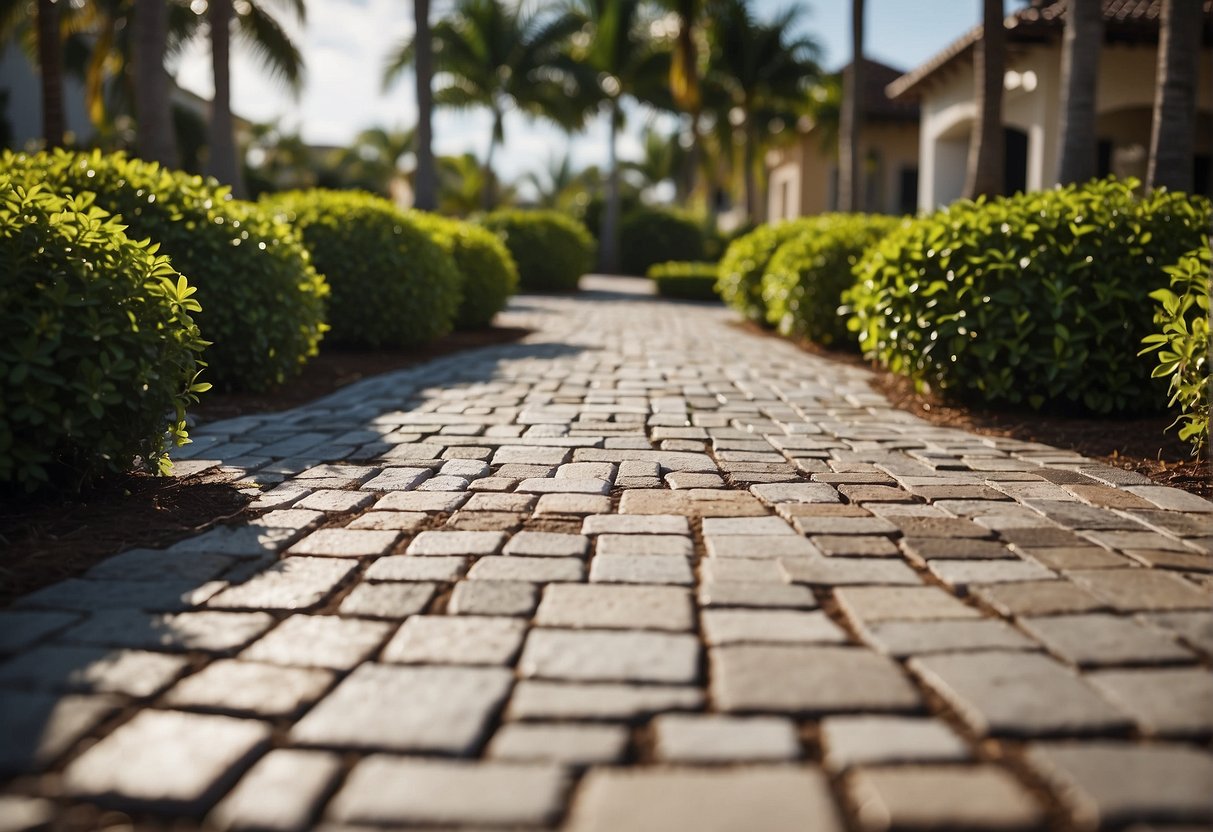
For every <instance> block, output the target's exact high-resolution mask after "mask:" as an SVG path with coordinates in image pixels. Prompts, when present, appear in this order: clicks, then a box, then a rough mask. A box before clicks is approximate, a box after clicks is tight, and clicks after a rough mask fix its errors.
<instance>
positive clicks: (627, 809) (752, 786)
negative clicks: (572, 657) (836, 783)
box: [568, 766, 842, 832]
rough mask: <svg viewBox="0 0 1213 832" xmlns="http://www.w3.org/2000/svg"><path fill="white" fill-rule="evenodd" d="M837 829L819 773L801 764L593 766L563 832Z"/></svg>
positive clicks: (819, 831) (793, 831)
mask: <svg viewBox="0 0 1213 832" xmlns="http://www.w3.org/2000/svg"><path fill="white" fill-rule="evenodd" d="M756 827H757V828H762V829H763V830H765V832H803V830H805V829H812V830H815V832H837V830H841V829H842V824H841V821H840V820H839V818H838V813H837V809H835V807H834V801H833V799H832V798H831V797H830V793H829V787H828V786H827V784H826V781H825V778H824V777H823V776H822V774H821V772H819V771H817V770H814V769H811V768H807V767H793V766H787V767H758V766H754V767H743V768H737V769H730V770H722V771H704V770H703V769H696V768H686V769H682V768H669V769H644V768H635V769H595V770H593V771H591V772H590V773H589V775H587V777H586V778H585V779H584V780H583V781H582V783H581V786H580V788H579V789H578V792H577V795H576V797H575V799H574V801H573V813H572V817H571V818H570V820H569V823H568V829H569V830H570V832H618V830H621V829H627V830H630V832H668V830H671V829H694V830H697V832H733V830H737V829H752V828H756Z"/></svg>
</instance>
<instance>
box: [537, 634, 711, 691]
mask: <svg viewBox="0 0 1213 832" xmlns="http://www.w3.org/2000/svg"><path fill="white" fill-rule="evenodd" d="M518 670H519V672H520V673H521V674H522V676H523V677H525V678H540V679H563V680H568V681H579V682H663V683H667V684H678V683H683V684H686V683H690V682H695V681H696V680H697V679H698V678H699V642H698V641H697V640H696V639H695V637H694V636H690V635H683V634H675V633H661V632H649V631H641V630H532V631H531V632H530V634H529V635H528V636H527V640H526V645H525V646H524V647H523V651H522V657H521V658H520V659H519V660H518Z"/></svg>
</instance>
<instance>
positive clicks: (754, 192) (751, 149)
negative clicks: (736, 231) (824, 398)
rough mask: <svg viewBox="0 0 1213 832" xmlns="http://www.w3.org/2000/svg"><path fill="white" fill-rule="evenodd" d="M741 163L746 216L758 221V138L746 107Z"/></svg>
mask: <svg viewBox="0 0 1213 832" xmlns="http://www.w3.org/2000/svg"><path fill="white" fill-rule="evenodd" d="M742 130H743V131H744V132H743V134H742V145H741V163H742V165H743V167H744V170H743V172H742V178H743V179H744V181H745V215H746V219H747V220H749V221H751V222H753V221H755V220H757V219H758V177H757V174H756V172H755V170H754V164H755V159H754V157H755V155H756V153H755V149H756V145H757V144H758V137H757V136H756V135H755V134H754V127H753V125H752V124H751V116H750V108H749V107H748V106H747V107H746V118H745V125H744V126H743V127H742Z"/></svg>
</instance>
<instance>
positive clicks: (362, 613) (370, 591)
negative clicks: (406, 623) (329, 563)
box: [340, 555, 435, 621]
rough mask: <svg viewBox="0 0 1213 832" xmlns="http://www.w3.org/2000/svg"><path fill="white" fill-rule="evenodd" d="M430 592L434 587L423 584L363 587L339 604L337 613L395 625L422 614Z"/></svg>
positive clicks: (403, 583)
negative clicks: (383, 619)
mask: <svg viewBox="0 0 1213 832" xmlns="http://www.w3.org/2000/svg"><path fill="white" fill-rule="evenodd" d="M406 557H407V555H406ZM434 589H435V585H434V584H432V583H426V582H424V581H416V582H412V583H406V582H391V583H363V584H359V585H358V586H356V587H354V589H353V591H352V592H350V594H349V595H347V596H345V598H343V599H342V600H341V608H340V612H341V614H342V615H352V616H357V617H360V618H385V619H388V620H391V621H398V620H400V619H401V618H404V617H406V616H409V615H416V614H417V613H419V612H421V611H422V610H424V609H425V608H426V605H427V604H429V602H430V599H431V598H433V597H434Z"/></svg>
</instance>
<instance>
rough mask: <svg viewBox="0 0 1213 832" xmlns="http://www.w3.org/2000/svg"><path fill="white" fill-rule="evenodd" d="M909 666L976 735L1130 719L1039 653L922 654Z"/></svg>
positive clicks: (1083, 730) (1038, 732)
mask: <svg viewBox="0 0 1213 832" xmlns="http://www.w3.org/2000/svg"><path fill="white" fill-rule="evenodd" d="M910 668H911V669H912V670H913V671H914V672H915V673H916V674H918V676H920V677H921V678H922V680H923V682H924V683H925V684H926V685H927V686H928V687H930V688H931V689H932V690H934V691H935V693H937V694H938V695H939V696H941V697H943V698H944V699H945V700H947V701H948V703H950V704H951V705H952V707H953V708H955V709H956V710H957V711H958V712H959V714H960V716H961V718H962V719H963V720H964V721H965V723H966V724H968V726H969V727H970V728H971V729H972V730H973V732H974V733H976V734H978V735H979V736H989V735H994V736H1011V737H1014V736H1027V737H1032V736H1057V735H1084V734H1087V735H1089V734H1103V733H1109V732H1113V731H1118V730H1124V729H1125V728H1127V727H1128V726H1129V724H1130V722H1129V719H1128V717H1127V716H1126V715H1125V714H1124V713H1123V712H1122V711H1121V710H1120V709H1118V708H1116V707H1114V706H1113V705H1112V704H1111V703H1109V702H1108V701H1107V700H1106V699H1104V698H1103V697H1102V696H1100V695H1099V694H1098V693H1097V692H1096V691H1095V689H1094V688H1092V687H1091V686H1090V684H1088V683H1087V682H1085V681H1084V680H1083V679H1081V678H1079V676H1078V675H1077V674H1076V673H1074V672H1073V671H1071V670H1070V669H1068V668H1067V667H1065V666H1064V665H1061V664H1059V663H1058V662H1056V661H1054V660H1053V659H1051V658H1049V657H1047V656H1044V655H1041V654H1039V653H1012V652H1006V651H988V652H975V653H951V654H946V655H937V656H925V657H921V658H915V659H911V660H910Z"/></svg>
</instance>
